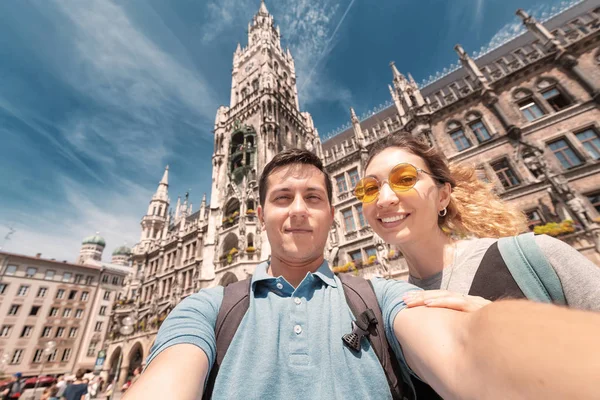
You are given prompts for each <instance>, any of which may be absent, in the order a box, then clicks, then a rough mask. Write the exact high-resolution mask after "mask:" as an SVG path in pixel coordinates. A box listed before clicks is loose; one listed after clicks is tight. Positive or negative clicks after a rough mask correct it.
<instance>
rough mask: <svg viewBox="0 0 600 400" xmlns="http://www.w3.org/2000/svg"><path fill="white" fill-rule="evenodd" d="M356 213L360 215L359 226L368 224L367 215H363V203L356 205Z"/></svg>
mask: <svg viewBox="0 0 600 400" xmlns="http://www.w3.org/2000/svg"><path fill="white" fill-rule="evenodd" d="M356 214H357V215H358V226H359V227H361V228H364V227H365V226H367V221H366V220H365V216H364V215H363V208H362V204H358V205H357V206H356Z"/></svg>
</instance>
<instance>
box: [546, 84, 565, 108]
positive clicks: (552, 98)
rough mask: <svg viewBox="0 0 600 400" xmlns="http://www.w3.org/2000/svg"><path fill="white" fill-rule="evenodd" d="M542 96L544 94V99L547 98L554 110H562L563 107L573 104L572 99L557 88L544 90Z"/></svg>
mask: <svg viewBox="0 0 600 400" xmlns="http://www.w3.org/2000/svg"><path fill="white" fill-rule="evenodd" d="M542 96H544V99H546V101H547V102H548V104H550V107H552V109H553V110H554V111H560V110H562V109H563V108H567V107H569V106H570V105H571V101H569V99H568V98H567V97H566V96H565V95H564V94H562V93H561V92H560V91H559V90H558V89H557V88H552V89H550V90H546V91H545V92H542Z"/></svg>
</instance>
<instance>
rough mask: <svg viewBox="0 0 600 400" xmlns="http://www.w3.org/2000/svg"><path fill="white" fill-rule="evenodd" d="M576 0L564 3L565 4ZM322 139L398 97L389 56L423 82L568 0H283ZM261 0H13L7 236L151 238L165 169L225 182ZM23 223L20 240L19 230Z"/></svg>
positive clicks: (63, 249)
mask: <svg viewBox="0 0 600 400" xmlns="http://www.w3.org/2000/svg"><path fill="white" fill-rule="evenodd" d="M563 3H564V2H563ZM266 4H267V7H268V9H269V11H270V12H271V14H273V15H274V16H275V20H276V23H278V24H279V25H280V27H281V33H282V37H283V44H284V46H286V47H289V48H290V50H291V51H292V55H293V56H294V58H295V62H296V71H297V76H298V89H299V96H300V103H301V108H302V110H303V111H304V110H306V111H309V112H311V113H312V115H313V118H314V120H315V123H316V125H317V129H318V130H319V132H320V134H321V135H325V134H327V133H328V132H330V131H332V130H334V129H335V128H336V127H338V126H340V125H342V124H345V123H347V122H348V119H349V117H348V107H350V106H353V107H354V108H355V109H356V111H357V113H359V114H361V113H364V112H366V111H367V110H369V109H371V108H373V107H376V106H377V105H379V104H381V103H384V102H386V101H388V100H389V97H390V96H389V92H388V89H387V85H388V84H389V83H390V82H391V72H390V69H389V66H388V64H389V62H390V61H391V60H394V61H395V62H396V65H397V66H398V68H399V69H400V70H401V71H402V72H410V73H412V75H413V76H414V78H415V79H416V80H417V81H418V82H421V81H422V80H424V79H427V78H428V77H429V76H430V75H435V73H436V72H438V71H441V70H442V69H443V68H445V67H448V66H449V65H450V64H453V63H456V62H457V57H456V54H455V53H454V50H453V46H454V45H455V44H456V43H461V44H462V45H463V46H464V48H465V49H466V50H467V51H469V52H470V53H474V52H476V51H480V50H481V49H482V48H486V47H487V46H489V45H490V44H491V45H493V44H495V43H498V42H501V41H502V40H505V39H506V38H507V37H510V36H511V35H512V34H514V33H515V32H517V31H518V30H519V29H521V24H520V21H519V20H518V19H517V17H515V15H514V13H515V11H516V9H517V8H524V9H526V10H529V11H530V12H533V13H534V15H537V16H538V17H544V16H547V15H548V14H549V13H552V11H553V7H559V6H561V2H560V1H556V0H545V1H543V0H451V1H450V0H419V1H408V0H377V1H372V0H312V1H308V0H277V1H269V0H267V3H266ZM259 5H260V2H259V0H121V1H116V0H115V1H111V0H86V1H78V0H60V1H58V0H56V1H50V0H48V1H45V0H37V1H16V0H7V1H2V2H0V60H2V61H1V62H0V177H1V178H2V179H0V247H2V248H3V250H5V251H11V252H17V253H24V254H30V255H33V254H35V253H37V252H41V253H43V256H44V257H51V258H56V259H60V260H63V259H64V260H69V261H74V260H75V258H76V256H77V254H78V251H79V246H80V243H81V240H82V238H83V237H85V236H87V235H90V234H93V233H94V232H96V231H99V232H100V233H101V235H103V236H104V237H105V238H106V241H107V249H106V250H105V254H104V258H105V259H106V260H108V259H109V258H110V254H111V252H112V250H113V249H114V248H116V247H118V246H120V245H122V244H123V243H125V242H126V243H128V244H129V245H133V244H134V243H135V242H137V240H138V239H139V233H140V230H139V223H140V219H141V217H142V215H143V214H144V212H145V211H146V207H147V204H148V201H149V200H150V197H151V196H152V193H153V192H154V191H155V190H156V186H157V184H158V181H159V180H160V178H161V176H162V173H163V170H164V167H165V165H167V164H169V165H170V179H169V180H170V182H169V183H170V188H169V193H170V197H171V200H172V202H173V204H174V202H175V201H176V199H177V196H178V195H184V193H185V192H186V191H188V190H189V191H190V198H191V200H192V202H193V203H194V206H195V207H194V209H197V206H198V205H199V204H200V200H201V198H202V194H203V193H205V192H206V193H207V195H208V194H209V193H208V192H209V191H210V179H211V175H210V165H211V164H210V157H211V155H212V146H213V140H212V134H211V130H212V127H213V123H214V117H215V113H216V110H217V108H218V106H219V105H221V104H228V102H229V89H230V80H231V63H232V55H233V51H234V50H235V47H236V45H237V43H238V42H241V43H242V45H245V44H246V29H247V25H248V22H249V21H250V19H251V18H252V16H253V15H254V14H255V13H256V11H257V10H258V7H259ZM11 227H12V228H13V229H14V231H15V232H14V233H13V234H12V235H9V239H8V240H7V239H5V237H6V235H7V233H8V232H9V229H10V228H11Z"/></svg>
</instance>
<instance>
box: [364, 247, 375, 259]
mask: <svg viewBox="0 0 600 400" xmlns="http://www.w3.org/2000/svg"><path fill="white" fill-rule="evenodd" d="M365 253H367V258H369V257H372V256H375V257H377V249H376V248H375V247H367V248H366V249H365Z"/></svg>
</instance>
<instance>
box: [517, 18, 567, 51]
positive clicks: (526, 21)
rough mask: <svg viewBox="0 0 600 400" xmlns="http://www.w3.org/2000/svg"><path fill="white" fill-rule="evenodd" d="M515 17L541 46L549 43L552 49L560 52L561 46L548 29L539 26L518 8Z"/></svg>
mask: <svg viewBox="0 0 600 400" xmlns="http://www.w3.org/2000/svg"><path fill="white" fill-rule="evenodd" d="M516 14H517V16H518V17H519V18H521V20H522V21H523V25H525V27H527V30H528V31H530V32H531V33H533V34H534V35H535V37H537V38H538V39H539V40H540V41H541V42H542V44H544V45H546V44H548V43H550V44H551V45H552V47H554V48H556V49H558V50H562V49H563V46H562V45H561V44H560V42H559V41H558V40H557V39H556V37H555V36H554V35H553V34H552V33H550V31H549V30H548V29H546V27H545V26H544V25H542V24H540V23H539V22H538V21H537V20H536V19H535V18H534V17H533V16H531V15H529V14H527V12H526V11H525V10H523V9H521V8H519V9H518V10H517V12H516Z"/></svg>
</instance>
